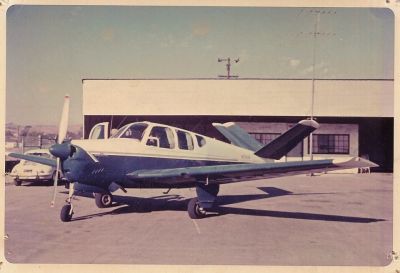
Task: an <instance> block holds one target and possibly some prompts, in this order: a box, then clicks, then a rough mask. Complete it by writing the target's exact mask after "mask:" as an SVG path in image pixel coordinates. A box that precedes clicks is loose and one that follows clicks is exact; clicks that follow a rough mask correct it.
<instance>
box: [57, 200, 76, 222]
mask: <svg viewBox="0 0 400 273" xmlns="http://www.w3.org/2000/svg"><path fill="white" fill-rule="evenodd" d="M70 212H71V213H70ZM73 214H74V212H73V211H71V205H69V204H68V205H65V206H64V207H62V209H61V212H60V219H61V221H63V222H69V221H71V219H72V215H73Z"/></svg>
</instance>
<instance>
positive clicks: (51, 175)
mask: <svg viewBox="0 0 400 273" xmlns="http://www.w3.org/2000/svg"><path fill="white" fill-rule="evenodd" d="M25 154H28V155H36V156H42V157H46V158H53V156H52V155H51V154H50V152H49V150H47V149H36V150H30V151H27V152H26V153H25ZM10 176H11V177H14V183H15V185H16V186H21V184H22V182H23V181H27V182H44V181H46V182H49V181H54V179H55V177H56V168H54V167H50V166H46V165H43V164H39V163H35V162H31V161H27V160H21V162H20V163H18V164H17V165H15V166H14V168H13V169H12V171H11V173H10ZM60 176H61V175H60ZM60 176H59V178H60Z"/></svg>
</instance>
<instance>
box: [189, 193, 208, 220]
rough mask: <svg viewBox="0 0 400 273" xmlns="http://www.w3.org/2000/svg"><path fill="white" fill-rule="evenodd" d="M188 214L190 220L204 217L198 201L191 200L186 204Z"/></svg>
mask: <svg viewBox="0 0 400 273" xmlns="http://www.w3.org/2000/svg"><path fill="white" fill-rule="evenodd" d="M187 210H188V214H189V217H190V218H191V219H201V218H204V217H206V211H205V210H204V209H202V208H201V207H200V203H199V199H198V198H197V197H195V198H192V199H191V200H190V201H189V204H188V209H187Z"/></svg>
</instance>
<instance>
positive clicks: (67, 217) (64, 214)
mask: <svg viewBox="0 0 400 273" xmlns="http://www.w3.org/2000/svg"><path fill="white" fill-rule="evenodd" d="M74 192H75V189H74V183H70V184H69V191H68V198H67V200H65V202H67V204H66V205H64V206H63V207H62V209H61V212H60V219H61V221H63V222H69V221H71V219H72V215H73V214H74V210H73V206H72V196H74Z"/></svg>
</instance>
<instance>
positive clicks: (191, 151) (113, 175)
mask: <svg viewBox="0 0 400 273" xmlns="http://www.w3.org/2000/svg"><path fill="white" fill-rule="evenodd" d="M71 144H72V145H74V146H76V148H77V149H79V148H81V149H83V150H84V151H86V153H87V155H88V156H89V157H90V158H91V160H87V158H85V160H83V162H82V163H84V165H85V166H82V167H81V168H82V171H81V172H77V171H76V168H74V172H73V173H69V172H68V170H69V169H70V168H69V164H68V160H67V161H66V162H64V166H63V168H64V173H65V175H66V176H67V178H68V179H69V180H70V181H74V180H75V181H78V182H81V183H85V184H96V185H97V186H102V187H106V186H107V184H109V183H111V181H112V182H115V183H118V184H120V185H122V186H124V187H130V186H135V184H134V183H130V182H131V181H130V180H129V179H128V178H127V174H129V173H132V172H134V171H136V170H156V169H171V168H186V167H198V166H211V165H226V164H238V163H265V162H268V161H267V159H264V158H261V157H258V156H256V155H254V152H253V151H250V150H247V149H244V148H241V147H237V146H234V145H231V144H228V143H225V142H222V141H219V140H216V139H213V138H210V137H206V136H203V135H200V134H197V133H194V132H190V131H186V130H182V129H179V128H175V127H172V126H166V125H162V124H157V123H151V122H136V123H131V124H128V125H126V126H124V127H122V128H121V129H120V130H119V131H118V132H117V133H116V134H115V135H114V136H113V137H111V138H109V139H89V140H73V141H72V142H71ZM77 155H79V152H78V153H77ZM269 161H271V160H269ZM78 162H79V161H78ZM74 163H75V164H76V163H77V162H74Z"/></svg>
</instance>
